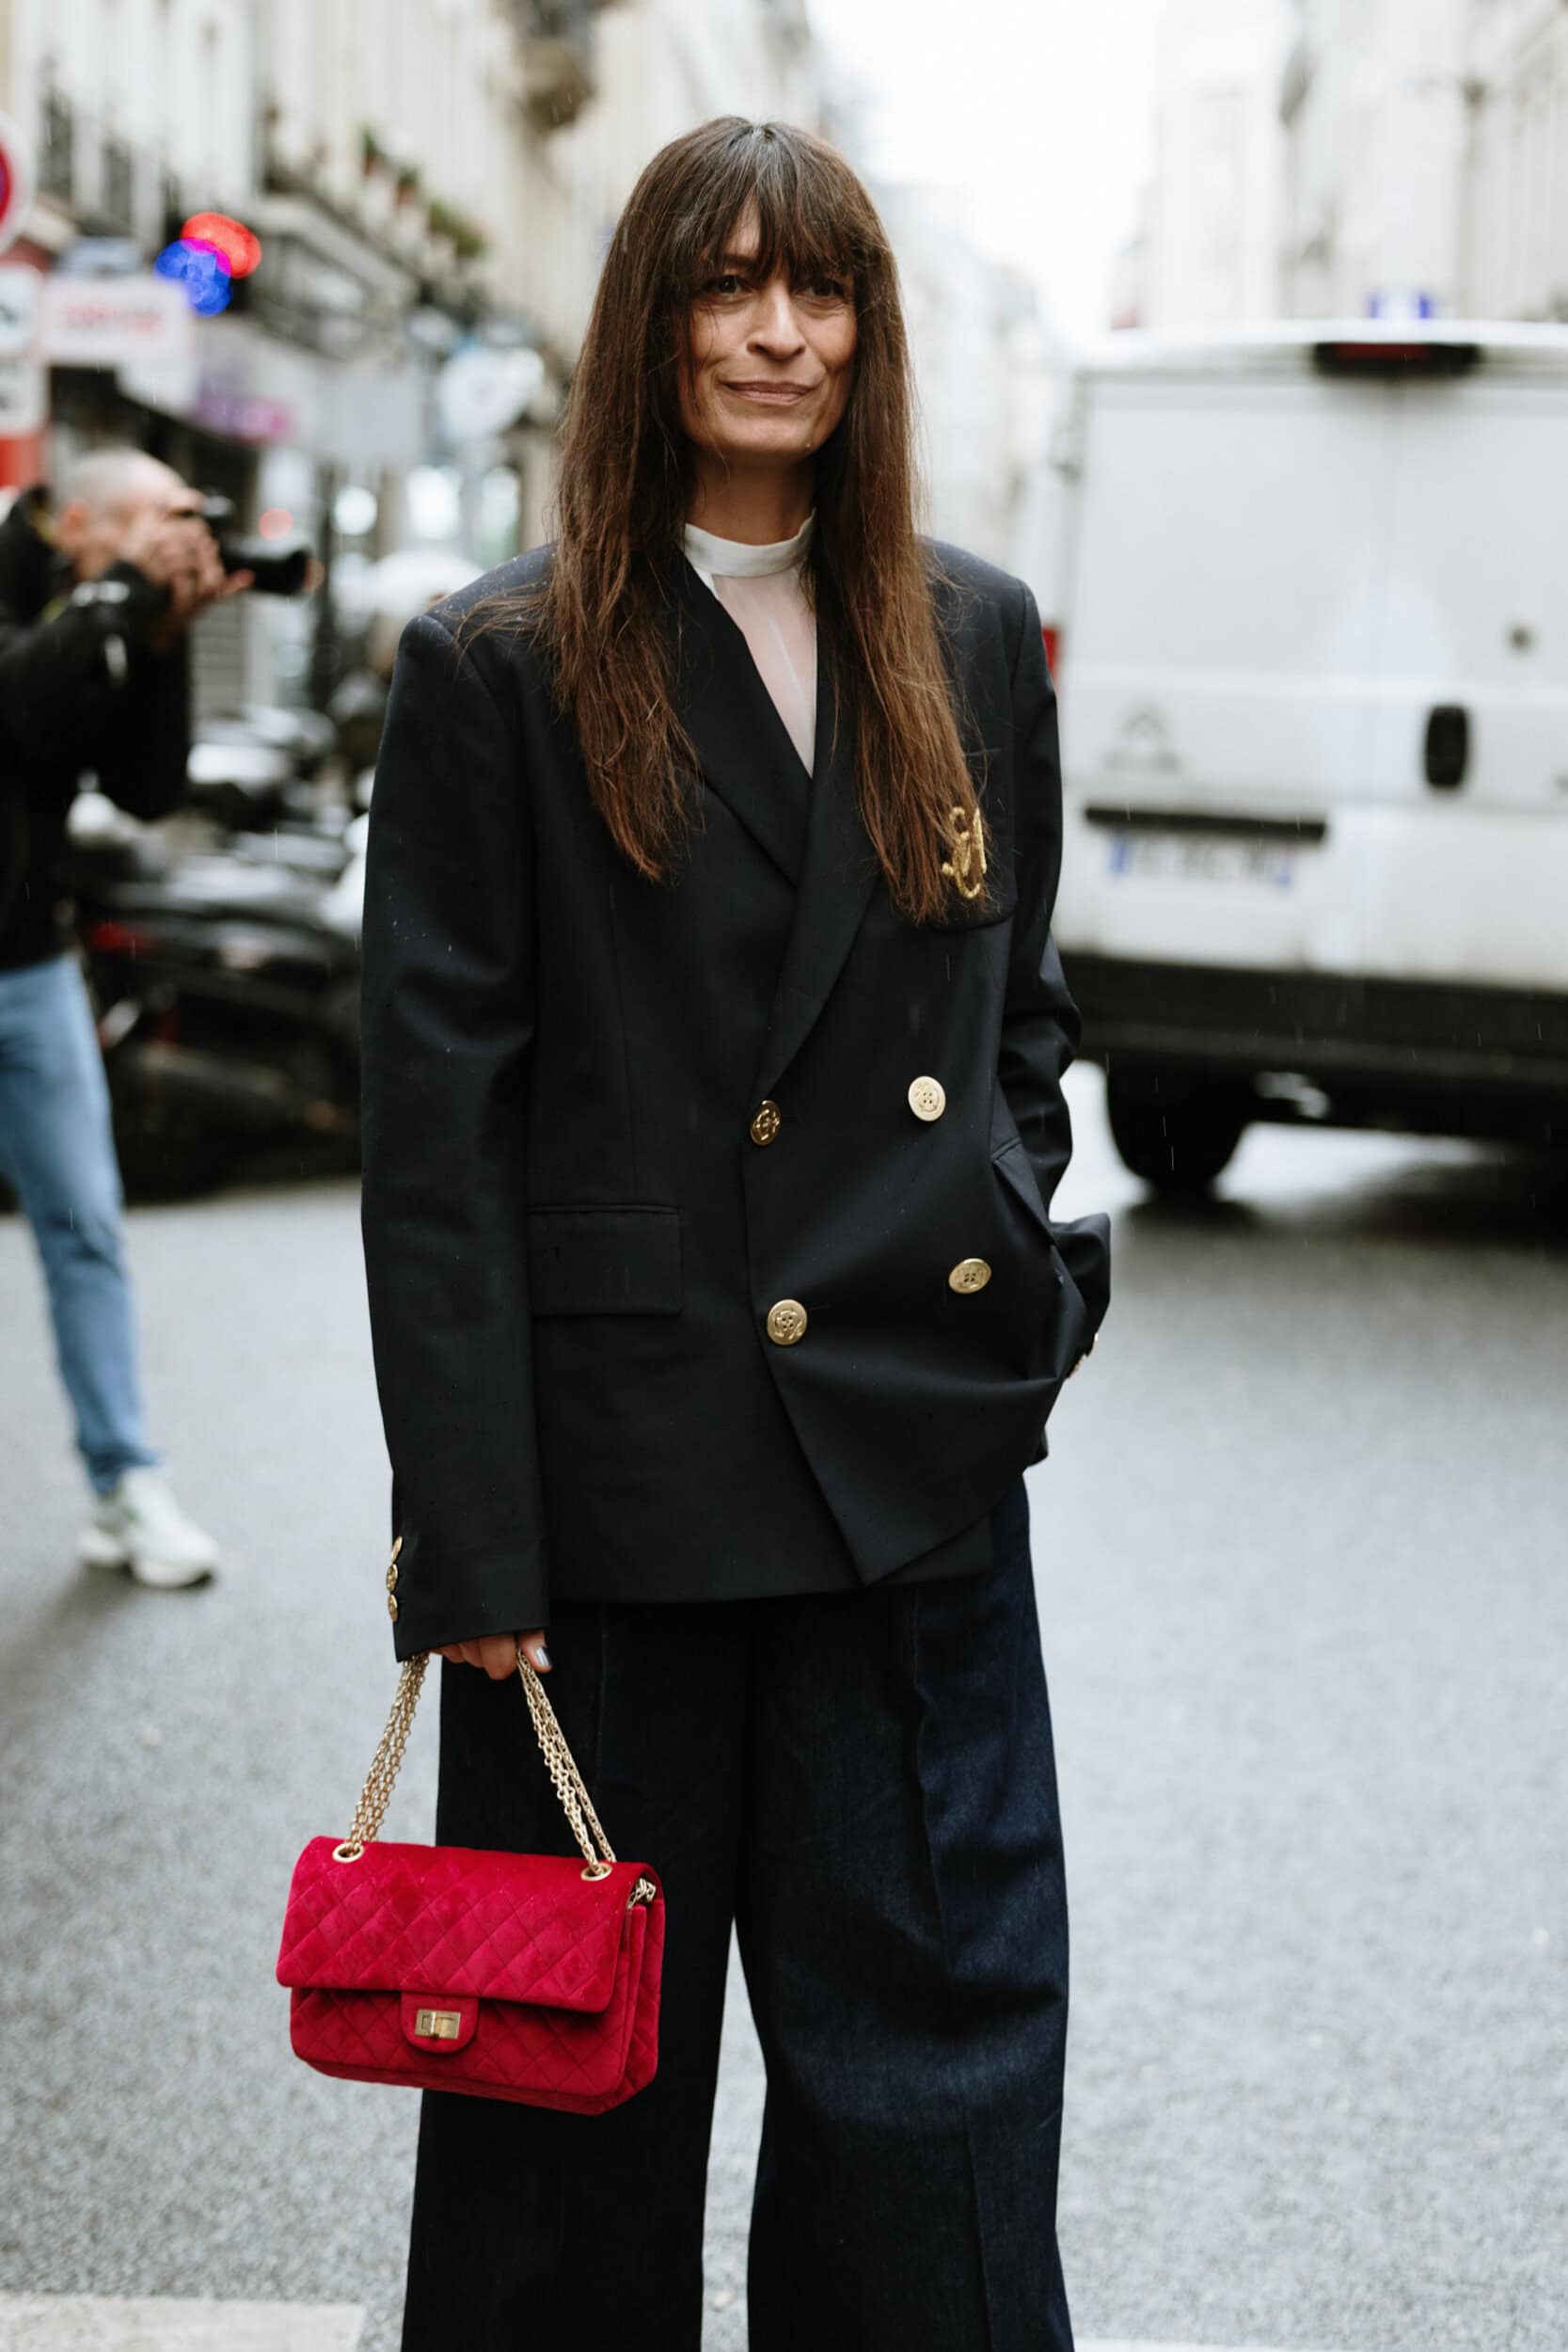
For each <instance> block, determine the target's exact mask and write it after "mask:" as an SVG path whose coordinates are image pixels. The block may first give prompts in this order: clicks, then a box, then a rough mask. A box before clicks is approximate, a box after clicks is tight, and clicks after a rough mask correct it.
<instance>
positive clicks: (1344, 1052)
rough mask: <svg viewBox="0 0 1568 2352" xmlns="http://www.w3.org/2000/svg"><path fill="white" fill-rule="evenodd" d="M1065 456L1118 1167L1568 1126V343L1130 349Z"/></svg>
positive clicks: (1136, 345) (1070, 703)
mask: <svg viewBox="0 0 1568 2352" xmlns="http://www.w3.org/2000/svg"><path fill="white" fill-rule="evenodd" d="M1053 469H1054V477H1055V485H1056V489H1057V492H1058V495H1056V496H1055V497H1054V498H1053V499H1052V500H1051V501H1048V506H1047V511H1048V512H1050V511H1051V510H1052V509H1053V510H1054V512H1053V526H1052V528H1051V529H1050V530H1049V532H1042V544H1041V548H1040V557H1039V561H1038V562H1037V564H1035V566H1034V567H1033V568H1034V571H1035V575H1036V582H1037V586H1038V587H1039V588H1040V590H1041V591H1042V596H1041V610H1042V612H1043V613H1044V615H1045V618H1046V621H1047V624H1048V629H1047V634H1048V639H1051V638H1053V635H1054V645H1055V660H1056V670H1057V678H1058V684H1059V688H1060V694H1061V704H1062V725H1063V739H1064V757H1065V761H1066V775H1065V782H1066V796H1067V843H1066V862H1065V870H1064V881H1063V887H1062V895H1061V900H1060V905H1059V912H1058V919H1057V937H1058V941H1059V944H1060V946H1061V949H1062V955H1063V960H1064V962H1065V963H1066V965H1067V970H1068V976H1069V982H1070V984H1071V986H1072V989H1073V993H1074V994H1075V995H1076V997H1077V998H1078V1001H1079V1004H1080V1007H1081V1009H1082V1010H1083V1013H1084V1017H1085V1052H1087V1053H1089V1054H1091V1055H1092V1056H1093V1057H1095V1058H1096V1059H1097V1060H1101V1061H1102V1062H1103V1063H1104V1064H1105V1066H1106V1071H1107V1074H1108V1082H1109V1101H1110V1112H1111V1121H1112V1126H1113V1129H1114V1132H1115V1135H1116V1139H1117V1146H1118V1149H1119V1150H1120V1152H1121V1153H1122V1156H1123V1158H1124V1159H1125V1160H1126V1162H1127V1164H1128V1166H1129V1167H1130V1168H1133V1169H1134V1170H1135V1171H1136V1172H1137V1173H1138V1174H1139V1175H1140V1176H1142V1177H1144V1178H1145V1179H1146V1180H1147V1181H1148V1182H1149V1183H1150V1184H1155V1185H1157V1186H1159V1187H1160V1188H1161V1189H1164V1190H1181V1189H1190V1188H1195V1187H1197V1186H1200V1185H1202V1184H1207V1183H1208V1182H1209V1181H1210V1180H1211V1179H1212V1177H1213V1176H1215V1175H1216V1174H1217V1173H1218V1172H1219V1170H1220V1169H1221V1168H1223V1167H1224V1165H1225V1163H1226V1161H1227V1159H1228V1158H1229V1156H1230V1153H1231V1152H1233V1151H1234V1149H1235V1146H1236V1143H1237V1140H1238V1138H1239V1136H1241V1134H1242V1131H1243V1128H1244V1127H1245V1125H1246V1124H1247V1122H1248V1121H1249V1120H1259V1119H1270V1120H1282V1119H1289V1120H1300V1119H1304V1118H1307V1119H1322V1120H1330V1121H1334V1122H1338V1123H1344V1124H1356V1125H1365V1126H1377V1127H1402V1128H1409V1129H1414V1130H1417V1131H1420V1132H1425V1133H1431V1134H1448V1135H1465V1136H1508V1137H1518V1138H1521V1139H1524V1138H1528V1139H1532V1140H1542V1139H1547V1140H1550V1139H1560V1138H1563V1137H1565V1136H1568V328H1562V327H1555V326H1540V327H1532V326H1479V325H1474V326H1472V325H1465V324H1459V323H1451V322H1443V323H1435V322H1428V323H1423V324H1422V325H1420V326H1406V325H1400V326H1381V325H1370V324H1368V323H1365V322H1354V323H1352V324H1350V325H1347V326H1338V325H1337V324H1324V323H1322V322H1312V323H1302V324H1295V323H1291V324H1289V325H1284V326H1271V327H1268V328H1266V329H1263V330H1259V331H1258V332H1256V333H1253V334H1236V333H1232V334H1230V335H1228V336H1227V337H1226V338H1224V339H1223V340H1221V339H1194V340H1190V341H1185V342H1173V341H1170V340H1167V339H1163V338H1158V337H1153V336H1145V335H1141V334H1127V335H1121V336H1117V337H1116V338H1115V339H1114V340H1113V342H1112V344H1111V345H1110V346H1109V347H1108V349H1107V351H1106V352H1105V354H1104V356H1103V357H1097V358H1094V359H1093V360H1091V361H1089V362H1087V363H1086V364H1085V365H1084V366H1083V367H1082V368H1081V369H1080V370H1079V371H1078V373H1076V375H1075V377H1074V379H1073V386H1072V398H1071V403H1070V410H1069V416H1068V419H1067V421H1066V422H1065V424H1064V425H1063V427H1062V430H1061V432H1060V433H1059V434H1058V437H1057V441H1056V445H1055V448H1054V450H1053Z"/></svg>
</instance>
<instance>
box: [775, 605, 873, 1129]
mask: <svg viewBox="0 0 1568 2352" xmlns="http://www.w3.org/2000/svg"><path fill="white" fill-rule="evenodd" d="M797 764H799V763H797ZM879 871H880V868H879V866H878V864H877V859H876V854H875V852H874V851H873V850H872V847H871V843H870V841H869V839H868V837H867V835H866V832H865V828H864V826H863V824H862V822H861V818H860V811H859V808H858V806H857V803H856V795H855V717H854V708H853V705H852V703H851V702H850V700H849V698H848V697H847V696H846V697H845V699H844V704H843V707H842V709H840V710H838V711H836V712H835V710H834V707H833V691H832V679H831V677H830V675H829V673H828V666H827V662H826V660H825V659H824V656H823V652H822V648H821V643H820V640H818V644H817V655H816V760H815V762H814V765H813V770H812V782H811V806H810V815H809V818H808V822H807V826H806V843H805V857H804V860H803V863H802V866H801V868H800V890H799V893H798V895H797V897H796V901H795V919H794V922H793V923H792V925H791V926H790V932H789V940H788V944H787V945H786V946H785V948H784V966H783V969H782V970H781V972H780V975H779V985H778V991H777V993H776V995H775V997H774V1000H773V1013H772V1018H771V1020H770V1021H769V1023H768V1038H767V1041H766V1044H765V1045H764V1048H763V1057H762V1067H761V1070H760V1072H759V1073H758V1077H757V1082H756V1086H755V1088H754V1089H753V1092H754V1093H755V1095H756V1096H757V1097H759V1098H760V1097H761V1096H763V1095H766V1094H769V1093H771V1091H772V1089H773V1088H774V1087H775V1085H776V1084H777V1083H778V1080H779V1078H780V1077H781V1075H782V1074H783V1073H784V1069H785V1068H786V1066H787V1065H788V1064H789V1063H790V1062H791V1061H793V1060H794V1058H795V1056H796V1055H797V1054H798V1053H799V1052H800V1047H801V1046H802V1045H803V1044H804V1042H805V1041H806V1038H807V1037H808V1036H809V1034H810V1032H811V1029H812V1026H813V1024H814V1023H815V1022H816V1017H817V1015H818V1013H820V1011H821V1010H822V1008H823V1006H824V1004H825V1003H826V1002H827V999H828V995H829V993H830V992H831V990H832V985H833V982H834V981H835V980H836V979H837V977H838V976H839V973H840V972H841V971H842V970H843V968H844V961H845V958H846V957H847V955H848V953H849V949H850V946H851V945H852V944H853V941H854V937H855V933H856V931H857V930H859V929H860V926H861V923H862V921H863V917H864V914H865V910H866V908H867V906H868V905H869V904H870V901H871V894H872V891H873V890H874V889H875V888H876V884H877V877H878V874H879Z"/></svg>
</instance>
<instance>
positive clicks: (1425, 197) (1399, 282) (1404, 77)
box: [1280, 0, 1476, 318]
mask: <svg viewBox="0 0 1568 2352" xmlns="http://www.w3.org/2000/svg"><path fill="white" fill-rule="evenodd" d="M1475 13H1476V11H1475V8H1474V6H1473V5H1472V0H1303V4H1302V5H1301V6H1300V8H1299V27H1298V33H1297V38H1296V40H1295V43H1294V45H1293V48H1292V51H1291V58H1290V61H1289V64H1288V66H1287V69H1286V73H1285V79H1284V85H1283V88H1282V91H1281V101H1280V105H1281V114H1282V118H1283V121H1284V128H1285V221H1284V237H1283V242H1282V249H1281V273H1280V275H1281V293H1282V297H1283V299H1282V307H1283V309H1284V310H1285V311H1286V312H1287V313H1288V314H1289V315H1291V316H1296V317H1308V318H1311V317H1325V316H1330V315H1335V316H1340V317H1360V316H1365V315H1367V314H1368V313H1369V312H1379V313H1383V314H1386V315H1396V316H1397V315H1399V314H1400V313H1401V312H1402V311H1407V310H1408V311H1417V312H1421V311H1427V312H1431V313H1433V314H1435V315H1439V316H1441V315H1445V314H1449V315H1451V314H1452V313H1453V312H1454V311H1456V310H1461V309H1463V308H1465V307H1466V295H1467V289H1466V287H1465V262H1464V256H1465V212H1466V206H1467V201H1468V187H1467V171H1466V151H1467V140H1468V134H1469V105H1470V100H1469V95H1468V76H1467V50H1468V44H1469V38H1470V33H1471V26H1472V20H1473V18H1474V16H1475Z"/></svg>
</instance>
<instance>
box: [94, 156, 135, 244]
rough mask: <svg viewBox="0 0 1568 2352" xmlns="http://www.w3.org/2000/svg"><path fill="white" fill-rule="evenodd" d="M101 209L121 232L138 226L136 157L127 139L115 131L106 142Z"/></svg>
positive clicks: (101, 187) (100, 190)
mask: <svg viewBox="0 0 1568 2352" xmlns="http://www.w3.org/2000/svg"><path fill="white" fill-rule="evenodd" d="M99 210H100V212H101V213H102V214H103V216H104V218H105V220H107V221H110V222H112V223H113V225H114V226H115V227H116V228H117V229H134V228H135V223H136V165H135V156H134V155H133V154H132V152H131V150H130V148H129V147H128V146H127V144H126V142H125V141H124V139H122V138H117V137H116V136H115V135H114V134H113V133H112V132H111V133H110V134H109V135H108V136H107V137H105V139H104V141H103V174H102V178H101V181H100V183H99Z"/></svg>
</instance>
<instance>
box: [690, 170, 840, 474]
mask: <svg viewBox="0 0 1568 2352" xmlns="http://www.w3.org/2000/svg"><path fill="white" fill-rule="evenodd" d="M758 244H759V239H758V233H757V218H756V214H755V212H754V211H752V210H748V211H747V212H745V213H743V214H742V215H741V216H740V219H739V220H738V221H737V222H736V226H735V228H734V230H732V231H731V233H730V239H729V244H728V247H727V249H726V250H725V251H724V252H723V253H722V254H721V255H720V257H719V259H718V261H717V262H716V263H715V265H714V269H713V273H712V275H711V276H710V277H709V278H708V280H707V283H706V284H705V287H704V288H703V290H702V292H701V294H699V295H698V298H697V300H696V301H695V302H694V303H693V305H692V308H691V317H690V323H689V333H688V344H687V365H686V367H685V369H684V370H683V371H682V379H681V423H682V424H683V426H684V427H685V429H686V431H687V433H688V434H689V436H690V437H691V439H692V440H693V441H695V443H696V444H697V447H698V448H699V449H700V450H705V451H707V452H710V453H712V454H713V455H715V456H717V457H720V458H722V459H724V460H725V461H726V462H727V463H728V464H730V465H732V466H736V465H751V466H756V465H782V466H791V465H798V464H799V463H800V461H801V459H803V458H804V457H806V456H808V455H809V454H810V453H811V452H812V451H814V450H817V449H820V448H821V446H822V444H823V442H824V441H825V440H826V439H827V438H828V436H829V435H830V434H831V433H832V431H833V429H834V427H835V426H836V425H837V424H838V422H839V421H840V419H841V418H842V417H843V415H844V411H845V408H846V407H847V405H848V400H849V389H850V386H851V384H852V382H853V380H854V361H855V305H854V298H853V295H852V294H851V292H850V288H849V283H848V280H847V278H832V277H822V278H810V279H808V280H806V281H805V282H804V283H802V284H800V285H792V284H791V283H790V281H789V279H788V278H786V277H784V275H782V274H780V275H778V276H775V277H773V278H768V279H767V280H766V281H764V280H763V279H761V278H759V276H758V274H757V270H756V256H757V248H758Z"/></svg>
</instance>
